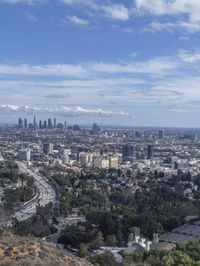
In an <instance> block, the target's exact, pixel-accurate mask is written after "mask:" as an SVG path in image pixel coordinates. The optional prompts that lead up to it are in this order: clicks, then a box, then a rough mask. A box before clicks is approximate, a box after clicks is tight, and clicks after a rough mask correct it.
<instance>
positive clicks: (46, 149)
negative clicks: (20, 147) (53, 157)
mask: <svg viewBox="0 0 200 266" xmlns="http://www.w3.org/2000/svg"><path fill="white" fill-rule="evenodd" d="M43 153H44V154H47V155H49V154H53V143H49V142H48V143H44V145H43Z"/></svg>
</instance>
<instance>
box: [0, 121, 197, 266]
mask: <svg viewBox="0 0 200 266" xmlns="http://www.w3.org/2000/svg"><path fill="white" fill-rule="evenodd" d="M32 121H33V122H32V123H28V122H27V119H26V118H25V119H22V118H19V119H18V121H16V125H14V126H10V127H8V126H6V127H5V126H4V127H1V128H0V147H1V149H0V150H1V161H0V164H1V171H0V176H1V177H2V178H1V194H0V195H1V209H0V211H1V226H2V227H3V228H6V230H11V231H12V232H15V233H17V234H20V235H27V234H32V235H34V236H36V237H40V238H41V239H42V240H41V241H42V242H43V243H51V244H53V245H55V246H58V245H59V246H60V248H61V247H62V249H63V250H65V252H67V253H69V254H74V255H76V256H81V257H84V258H90V261H91V262H94V261H95V260H96V259H97V258H98V256H103V254H107V256H108V258H107V259H106V258H105V260H111V259H113V261H114V263H115V264H116V265H117V264H119V265H122V264H123V263H125V262H126V263H131V261H135V262H139V261H140V260H142V257H140V258H138V257H137V256H136V255H137V254H143V253H144V254H146V252H147V253H149V254H151V252H152V254H154V253H153V252H155V250H157V252H169V251H170V250H174V248H176V245H177V244H179V245H180V244H182V245H190V243H193V242H191V241H197V240H198V239H199V234H200V220H199V204H198V202H199V199H200V192H199V191H200V183H199V176H200V166H199V165H200V150H199V147H200V131H199V130H195V129H173V128H165V129H161V128H160V129H156V128H151V129H148V128H120V129H119V128H112V127H110V128H109V127H108V128H101V126H99V125H98V124H97V123H93V125H91V126H90V127H88V128H83V127H80V126H78V125H72V126H69V125H68V126H67V123H66V122H65V121H64V122H63V123H60V122H59V123H57V122H56V121H57V120H56V118H53V119H51V118H49V119H47V120H46V121H41V120H37V118H36V116H34V117H33V119H32ZM11 173H12V174H11ZM83 228H84V233H83V232H82V230H83ZM187 243H188V244H187ZM80 244H81V245H80ZM180 247H181V246H180ZM105 252H106V253H105ZM138 252H139V253H138ZM109 254H110V255H109ZM166 254H167V253H166ZM151 256H152V255H151ZM148 259H149V258H148V255H147V260H148Z"/></svg>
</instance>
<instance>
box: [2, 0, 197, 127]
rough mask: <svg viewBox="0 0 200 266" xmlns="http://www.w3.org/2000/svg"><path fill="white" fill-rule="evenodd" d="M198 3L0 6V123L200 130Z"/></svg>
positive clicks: (85, 1)
mask: <svg viewBox="0 0 200 266" xmlns="http://www.w3.org/2000/svg"><path fill="white" fill-rule="evenodd" d="M199 14H200V1H199V0H134V1H132V0H124V1H122V0H119V1H118V0H115V1H114V0H108V1H107V0H101V1H100V0H49V1H48V0H32V1H31V0H0V92H1V97H0V122H15V121H16V120H17V117H19V116H22V117H28V118H29V119H32V116H33V115H34V114H36V115H37V116H38V118H39V117H41V118H47V117H53V116H56V117H57V118H58V120H59V119H60V120H67V122H68V123H69V124H71V123H84V124H85V123H87V124H88V123H92V122H94V121H96V122H99V123H100V124H114V125H130V126H178V127H179V126H180V127H199V125H200V119H199V117H200V104H199V103H200V75H199V74H200V43H199V42H200V16H199Z"/></svg>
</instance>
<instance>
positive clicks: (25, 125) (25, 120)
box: [24, 118, 28, 128]
mask: <svg viewBox="0 0 200 266" xmlns="http://www.w3.org/2000/svg"><path fill="white" fill-rule="evenodd" d="M27 126H28V122H27V119H26V118H25V119H24V127H25V128H27Z"/></svg>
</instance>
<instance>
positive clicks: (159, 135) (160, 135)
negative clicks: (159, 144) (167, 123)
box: [158, 130, 164, 139]
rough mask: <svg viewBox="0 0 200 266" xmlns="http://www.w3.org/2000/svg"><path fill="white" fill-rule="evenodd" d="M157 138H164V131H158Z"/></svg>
mask: <svg viewBox="0 0 200 266" xmlns="http://www.w3.org/2000/svg"><path fill="white" fill-rule="evenodd" d="M158 137H159V139H163V138H164V130H159V131H158Z"/></svg>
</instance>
